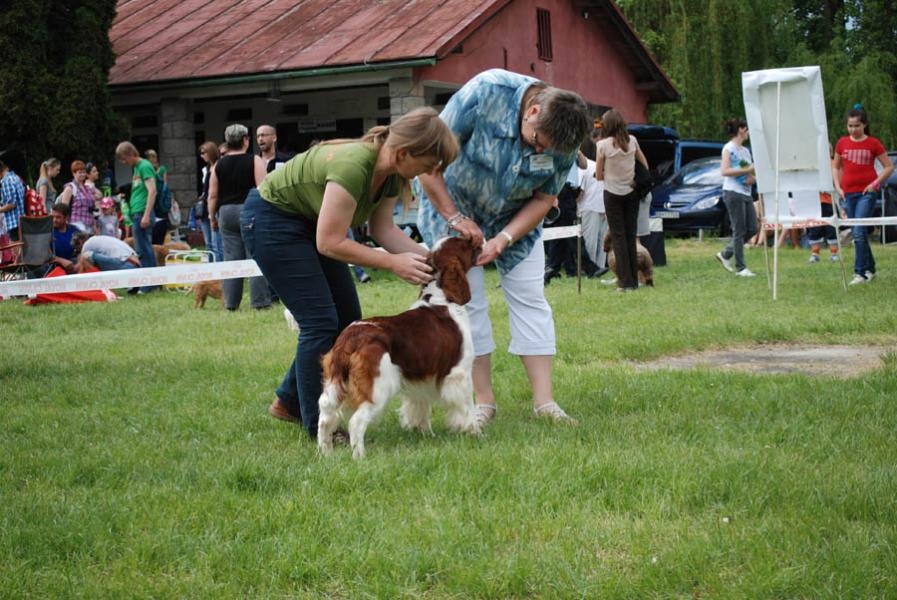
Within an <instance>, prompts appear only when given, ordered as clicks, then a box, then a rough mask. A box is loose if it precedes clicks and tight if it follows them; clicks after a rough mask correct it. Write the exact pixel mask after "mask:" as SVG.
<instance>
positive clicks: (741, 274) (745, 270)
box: [735, 267, 757, 277]
mask: <svg viewBox="0 0 897 600" xmlns="http://www.w3.org/2000/svg"><path fill="white" fill-rule="evenodd" d="M735 274H736V275H738V276H739V277H756V276H757V274H756V273H754V272H753V271H751V270H750V269H748V268H747V267H745V268H743V269H742V270H740V271H738V272H737V273H735Z"/></svg>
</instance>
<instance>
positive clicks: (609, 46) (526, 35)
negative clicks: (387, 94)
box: [417, 0, 648, 123]
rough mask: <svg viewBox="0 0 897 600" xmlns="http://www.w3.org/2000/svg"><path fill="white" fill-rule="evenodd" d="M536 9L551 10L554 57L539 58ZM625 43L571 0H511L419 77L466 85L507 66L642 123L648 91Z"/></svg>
mask: <svg viewBox="0 0 897 600" xmlns="http://www.w3.org/2000/svg"><path fill="white" fill-rule="evenodd" d="M536 8H543V9H547V10H549V11H550V12H551V37H552V54H553V58H552V61H551V62H546V61H543V60H540V59H539V52H538V48H537V44H536V42H537V38H538V34H537V27H536ZM614 42H616V43H617V44H618V46H616V47H615V45H614ZM621 45H622V40H621V39H620V38H619V37H618V34H616V33H615V32H614V31H612V29H611V26H610V25H609V24H604V23H601V22H600V21H599V20H598V19H597V18H596V17H595V16H594V15H589V18H588V19H586V18H583V16H582V14H581V13H580V12H578V11H577V10H576V9H575V8H574V6H573V3H572V2H570V1H569V0H539V1H535V0H527V1H525V2H511V3H509V4H507V5H506V6H505V7H504V8H503V9H501V10H500V11H499V12H498V13H496V14H495V15H494V16H493V17H492V18H491V19H489V20H488V21H486V22H485V23H484V24H483V25H481V26H480V27H479V28H478V29H477V30H476V31H475V32H474V33H473V34H472V35H471V36H470V37H469V38H467V39H466V40H464V42H463V53H460V54H449V55H447V56H446V57H445V58H444V59H443V60H440V61H439V62H438V63H437V64H436V65H434V66H432V67H423V68H420V69H418V70H417V76H418V77H419V78H420V79H423V80H426V81H438V82H445V83H457V84H463V83H464V82H465V81H467V80H468V79H470V78H471V77H472V76H473V75H476V74H477V73H479V72H481V71H484V70H486V69H492V68H495V67H501V68H507V69H508V70H510V71H515V72H517V73H523V74H525V75H531V76H533V77H536V78H538V79H541V80H542V81H545V82H547V83H550V84H552V85H554V86H557V87H560V88H565V89H570V90H573V91H576V92H577V93H579V94H580V95H581V96H582V97H583V98H584V99H585V100H586V102H589V103H592V104H598V105H603V106H612V107H614V108H616V109H617V110H619V111H620V112H621V113H622V114H623V117H624V118H625V119H626V120H627V121H628V122H632V123H644V122H646V121H647V114H646V113H647V103H648V94H647V93H646V92H640V91H638V90H637V89H636V82H635V79H634V76H633V73H632V72H631V70H630V69H629V68H628V67H627V65H626V60H625V58H626V57H624V56H623V55H622V53H621V50H618V49H617V48H618V47H620V46H621Z"/></svg>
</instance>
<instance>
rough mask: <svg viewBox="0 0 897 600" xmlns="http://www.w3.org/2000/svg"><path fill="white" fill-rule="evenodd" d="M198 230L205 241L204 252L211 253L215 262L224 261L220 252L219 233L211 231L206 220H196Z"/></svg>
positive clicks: (210, 225)
mask: <svg viewBox="0 0 897 600" xmlns="http://www.w3.org/2000/svg"><path fill="white" fill-rule="evenodd" d="M196 222H197V223H199V228H200V229H201V230H202V239H204V240H205V241H206V250H208V251H209V252H211V253H212V256H213V257H214V258H215V262H221V261H223V260H224V252H223V251H222V250H221V233H220V232H218V231H212V224H211V223H209V220H208V219H196Z"/></svg>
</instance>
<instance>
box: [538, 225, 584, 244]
mask: <svg viewBox="0 0 897 600" xmlns="http://www.w3.org/2000/svg"><path fill="white" fill-rule="evenodd" d="M581 230H582V228H581V227H580V226H579V225H569V226H567V227H546V228H545V229H543V230H542V241H543V242H548V241H550V240H559V239H561V238H568V237H580V235H582V234H581V233H580V231H581Z"/></svg>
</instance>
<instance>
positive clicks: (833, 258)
mask: <svg viewBox="0 0 897 600" xmlns="http://www.w3.org/2000/svg"><path fill="white" fill-rule="evenodd" d="M839 260H841V255H840V254H832V255H831V256H829V257H828V261H829V262H838V261H839Z"/></svg>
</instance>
